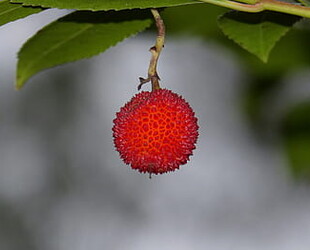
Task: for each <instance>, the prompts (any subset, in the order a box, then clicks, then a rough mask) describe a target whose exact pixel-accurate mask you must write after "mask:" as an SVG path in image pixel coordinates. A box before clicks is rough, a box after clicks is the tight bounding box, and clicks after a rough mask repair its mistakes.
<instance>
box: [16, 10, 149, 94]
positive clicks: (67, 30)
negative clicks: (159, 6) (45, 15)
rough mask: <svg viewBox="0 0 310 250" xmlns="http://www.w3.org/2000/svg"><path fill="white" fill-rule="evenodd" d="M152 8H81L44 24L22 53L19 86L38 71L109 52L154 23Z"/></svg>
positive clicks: (23, 48) (17, 85)
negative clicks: (46, 24) (108, 50)
mask: <svg viewBox="0 0 310 250" xmlns="http://www.w3.org/2000/svg"><path fill="white" fill-rule="evenodd" d="M151 22H152V21H151V17H150V13H149V11H141V10H139V11H138V10H133V11H118V12H115V11H111V12H91V11H77V12H74V13H72V14H69V15H67V16H65V17H63V18H61V19H59V20H57V21H55V22H53V23H51V24H49V25H48V26H46V27H44V28H43V29H42V30H40V31H39V32H38V33H37V34H36V35H34V36H33V37H32V38H31V39H30V40H28V41H27V42H26V43H25V44H24V46H23V47H22V49H21V50H20V52H19V54H18V65H17V81H16V88H17V89H20V88H21V87H22V86H23V85H24V84H25V82H26V81H27V80H28V79H29V78H30V77H31V76H32V75H34V74H36V73H37V72H39V71H41V70H44V69H47V68H50V67H53V66H56V65H60V64H63V63H67V62H72V61H76V60H79V59H82V58H88V57H91V56H94V55H97V54H99V53H100V52H103V51H105V50H106V49H108V48H109V47H111V46H113V45H115V44H116V43H117V42H120V41H122V40H123V39H125V38H126V37H128V36H130V35H133V34H136V33H138V32H139V31H142V30H143V29H145V28H147V27H148V26H150V24H151Z"/></svg>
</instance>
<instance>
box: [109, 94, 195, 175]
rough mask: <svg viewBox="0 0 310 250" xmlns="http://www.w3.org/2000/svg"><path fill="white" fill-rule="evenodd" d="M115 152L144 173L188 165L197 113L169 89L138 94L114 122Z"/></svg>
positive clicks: (193, 144) (171, 169) (159, 172)
mask: <svg viewBox="0 0 310 250" xmlns="http://www.w3.org/2000/svg"><path fill="white" fill-rule="evenodd" d="M113 122H114V127H113V137H114V144H115V147H116V150H117V151H118V152H119V153H120V156H121V158H122V159H123V160H124V162H125V163H126V164H130V165H131V167H132V168H133V169H137V170H139V171H140V172H142V173H146V172H147V173H150V174H162V173H166V172H169V171H174V170H175V169H178V168H179V166H180V165H183V164H185V163H186V162H187V161H188V160H189V156H190V155H192V151H193V149H195V143H196V142H197V138H198V124H197V118H196V117H195V113H194V112H193V110H192V108H191V107H190V106H189V104H188V103H187V102H186V101H185V100H184V99H183V98H182V97H181V96H179V95H177V94H175V93H173V92H172V91H170V90H167V89H157V90H154V91H152V92H147V91H143V92H140V93H139V94H137V95H135V96H134V97H133V98H132V99H131V100H130V101H129V102H128V103H127V104H126V105H125V106H124V107H122V108H121V110H120V111H119V112H118V113H117V114H116V118H115V119H114V121H113Z"/></svg>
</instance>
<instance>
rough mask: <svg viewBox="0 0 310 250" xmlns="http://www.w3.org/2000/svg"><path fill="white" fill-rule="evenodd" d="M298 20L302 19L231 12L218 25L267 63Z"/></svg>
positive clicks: (267, 12)
mask: <svg viewBox="0 0 310 250" xmlns="http://www.w3.org/2000/svg"><path fill="white" fill-rule="evenodd" d="M298 20H300V17H297V16H292V15H287V14H282V13H276V12H269V11H265V12H262V13H245V12H238V11H230V12H227V13H225V14H224V15H222V16H221V17H220V18H219V20H218V23H219V26H220V28H221V29H222V31H223V32H224V34H226V35H227V36H228V37H229V38H230V39H232V40H234V41H235V42H236V43H238V44H239V45H240V46H241V47H242V48H244V49H246V50H247V51H249V52H251V53H253V54H254V55H256V56H257V57H259V58H260V59H261V60H262V61H264V62H267V60H268V57H269V53H270V51H271V50H272V48H273V47H274V46H275V44H276V42H277V41H278V40H279V39H280V38H281V37H282V36H284V35H285V33H286V32H288V31H289V30H290V28H291V27H292V26H293V24H295V23H296V22H297V21H298Z"/></svg>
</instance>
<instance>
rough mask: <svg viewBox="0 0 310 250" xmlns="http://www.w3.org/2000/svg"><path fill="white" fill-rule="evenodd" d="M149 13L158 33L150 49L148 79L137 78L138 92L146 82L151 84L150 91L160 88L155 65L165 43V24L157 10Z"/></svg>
mask: <svg viewBox="0 0 310 250" xmlns="http://www.w3.org/2000/svg"><path fill="white" fill-rule="evenodd" d="M151 12H152V14H153V16H154V19H155V23H156V27H157V32H158V33H157V38H156V43H155V45H154V46H153V47H152V48H150V52H151V53H152V57H151V60H150V65H149V69H148V77H147V78H146V79H144V78H142V77H140V78H139V79H140V84H139V86H138V90H140V89H141V87H142V85H143V84H145V83H147V82H151V83H152V90H156V89H160V86H159V80H160V78H159V76H158V73H157V63H158V58H159V56H160V53H161V51H162V48H163V47H164V43H165V24H164V21H163V20H162V18H161V16H160V15H159V12H158V10H157V9H151Z"/></svg>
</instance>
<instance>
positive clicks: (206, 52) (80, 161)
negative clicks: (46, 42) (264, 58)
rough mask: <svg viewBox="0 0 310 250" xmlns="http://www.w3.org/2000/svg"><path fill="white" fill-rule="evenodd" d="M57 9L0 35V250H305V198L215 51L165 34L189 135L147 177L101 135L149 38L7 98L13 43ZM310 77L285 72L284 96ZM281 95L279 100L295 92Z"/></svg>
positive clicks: (229, 63) (308, 220)
mask: <svg viewBox="0 0 310 250" xmlns="http://www.w3.org/2000/svg"><path fill="white" fill-rule="evenodd" d="M62 13H65V12H62V11H59V10H58V11H48V12H47V13H41V14H39V15H35V16H33V17H31V18H28V19H27V20H21V21H18V22H15V23H12V24H9V25H7V26H4V27H1V28H0V37H1V40H2V42H1V44H0V60H1V71H0V82H1V85H0V159H1V161H0V205H1V207H2V209H0V221H1V218H11V220H10V219H5V220H3V221H5V223H6V224H5V223H2V225H0V228H1V229H0V230H1V231H0V232H4V234H3V235H11V237H1V236H0V249H21V248H18V246H19V245H18V244H21V245H23V246H24V248H23V249H27V248H25V246H27V244H28V245H29V246H33V249H46V250H99V249H115V250H122V249H126V250H140V249H141V250H153V249H154V250H157V249H161V250H166V249H167V250H168V249H169V250H171V249H178V250H190V249H195V250H205V249H210V250H308V249H309V245H310V237H309V235H310V212H309V211H310V198H309V191H310V190H309V188H308V187H306V186H303V185H298V184H295V183H293V181H292V180H291V179H290V177H289V175H288V173H287V172H286V171H285V170H286V168H287V162H286V160H285V157H284V156H283V153H282V152H281V148H277V147H275V146H272V145H269V144H267V143H263V142H262V141H257V140H256V139H255V136H254V135H253V134H252V132H251V130H250V129H249V128H248V127H247V122H246V119H245V117H244V116H243V114H242V112H241V109H240V98H241V90H242V87H243V83H242V81H244V77H243V68H242V67H241V66H240V65H238V64H237V63H236V62H235V58H234V55H233V54H230V53H229V52H228V51H225V49H223V48H219V47H217V45H216V44H212V43H205V42H202V41H199V40H196V39H193V38H192V39H191V38H185V37H184V38H183V39H175V38H173V37H169V36H168V39H167V43H166V46H165V49H164V51H163V54H162V56H161V58H160V65H159V73H160V76H161V78H162V87H165V88H168V89H171V90H173V91H174V92H176V93H179V94H181V95H182V96H183V97H184V98H185V99H186V100H187V101H188V102H189V103H190V104H191V106H192V107H193V109H194V110H195V112H196V115H197V117H198V119H199V125H200V136H199V141H198V144H197V149H196V150H195V151H194V155H193V156H192V157H191V160H190V162H189V163H188V164H187V165H184V166H182V167H181V169H180V170H179V171H176V172H173V173H170V174H166V175H160V176H154V177H153V178H152V179H151V180H149V179H148V176H147V175H142V174H139V173H138V172H136V171H134V170H131V169H130V167H128V166H125V165H124V164H123V163H122V161H121V160H120V159H119V156H118V153H117V152H115V150H114V146H113V141H112V137H111V133H112V132H111V127H112V120H113V119H114V116H115V112H117V111H118V110H119V108H120V107H121V106H123V105H124V104H125V103H126V102H127V101H128V100H129V99H130V98H131V97H132V96H133V95H134V94H135V93H136V92H137V90H136V86H137V84H138V77H139V76H142V77H144V76H146V71H147V66H148V60H149V57H150V54H149V52H148V49H149V47H150V46H152V45H153V42H154V38H155V34H154V37H152V36H141V35H139V36H138V37H135V38H131V39H129V40H126V41H125V42H123V43H121V44H119V45H118V46H117V47H115V48H112V49H110V50H109V51H107V52H106V53H104V54H102V55H100V56H97V57H94V58H92V59H90V60H83V61H79V62H76V63H71V64H68V65H65V66H64V67H57V68H54V69H52V70H48V71H45V72H43V73H40V74H38V75H37V76H36V77H34V78H33V79H32V80H30V81H29V82H28V84H27V85H26V86H25V88H24V89H23V90H21V91H20V92H16V91H14V89H13V79H14V74H15V73H14V71H15V64H16V53H17V51H18V49H19V47H20V46H21V44H22V43H23V42H24V41H25V39H26V38H28V37H30V36H31V35H32V34H33V33H34V32H35V31H36V30H38V28H39V27H41V26H42V25H44V24H45V23H48V22H49V21H50V20H52V19H54V18H55V17H56V16H57V15H60V14H62ZM38 23H40V25H38ZM308 77H309V72H302V73H300V74H299V75H296V76H292V77H291V78H289V79H287V82H286V83H285V84H287V86H288V87H287V88H286V89H287V90H289V89H291V87H290V86H291V84H292V82H294V80H296V79H299V80H300V79H303V81H304V82H306V79H309V78H308ZM143 89H144V90H147V89H149V86H144V87H143ZM297 92H298V91H297ZM290 93H291V92H290V91H287V92H286V93H282V95H288V96H290V95H291V96H293V97H292V99H290V100H293V99H294V96H296V95H298V93H297V94H295V95H294V94H290ZM301 93H303V92H302V91H301ZM280 99H281V98H280V97H279V100H280ZM283 105H285V104H283ZM278 106H281V103H280V102H279V104H278ZM266 112H271V111H269V110H267V109H266ZM1 213H2V214H1ZM17 222H18V223H17ZM8 225H9V226H10V227H9V228H10V229H8ZM6 230H8V231H7V233H6ZM16 231H18V232H19V233H18V234H16V235H23V237H22V238H19V239H20V240H19V241H20V242H18V241H17V240H16V239H17V236H16V237H15V238H14V232H16ZM25 242H28V243H27V244H26V245H25V244H24V243H25ZM29 249H30V247H29Z"/></svg>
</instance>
